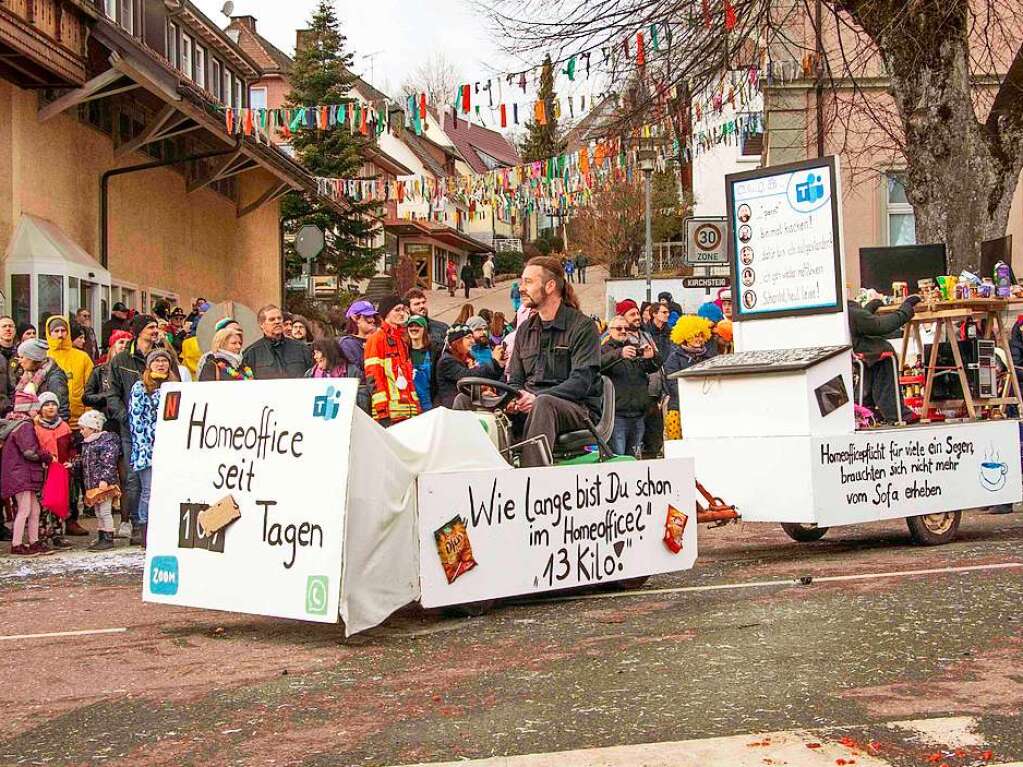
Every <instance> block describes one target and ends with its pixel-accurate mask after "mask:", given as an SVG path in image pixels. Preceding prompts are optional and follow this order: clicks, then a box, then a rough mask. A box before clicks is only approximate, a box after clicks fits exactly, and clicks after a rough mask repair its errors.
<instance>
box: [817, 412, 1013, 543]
mask: <svg viewBox="0 0 1023 767" xmlns="http://www.w3.org/2000/svg"><path fill="white" fill-rule="evenodd" d="M811 462H812V472H813V490H814V492H813V498H814V505H815V514H816V521H817V524H819V525H823V526H829V525H843V524H851V523H854V522H869V521H875V520H881V519H896V518H899V517H907V516H913V515H916V514H936V513H939V512H943V511H957V510H959V509H970V508H977V507H984V506H993V505H997V504H1002V503H1015V502H1017V501H1019V500H1020V497H1021V495H1023V491H1021V487H1023V485H1021V477H1020V443H1019V422H1018V421H986V422H983V423H962V424H934V425H929V426H915V427H913V428H910V429H888V430H879V431H860V432H856V433H855V434H850V435H848V436H844V435H843V436H835V437H829V438H820V439H816V440H814V441H813V444H812V455H811Z"/></svg>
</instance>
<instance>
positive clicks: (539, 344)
mask: <svg viewBox="0 0 1023 767" xmlns="http://www.w3.org/2000/svg"><path fill="white" fill-rule="evenodd" d="M508 383H509V384H511V385H512V386H515V387H517V388H524V389H526V390H527V391H529V392H532V393H533V394H551V395H553V396H555V397H560V398H561V399H565V400H568V401H569V402H578V403H579V404H582V405H586V406H587V408H589V410H590V414H591V415H592V416H594V418H599V417H600V407H601V394H602V392H603V388H602V384H601V379H600V336H599V334H598V333H597V326H596V325H595V324H594V322H593V320H591V319H590V318H589V317H587V316H586V315H585V314H583V313H582V312H580V311H579V310H577V309H573V308H571V307H570V306H568V305H566V304H565V303H562V304H561V306H560V307H558V313H557V314H556V315H554V319H553V320H552V321H551V322H550V323H548V327H546V328H545V327H543V322H542V321H541V319H540V314H539V313H535V314H533V316H531V317H530V318H529V319H527V320H526V321H525V322H524V323H522V324H521V325H520V326H519V328H518V330H517V331H516V333H515V347H514V349H513V351H512V357H511V360H509V362H508Z"/></svg>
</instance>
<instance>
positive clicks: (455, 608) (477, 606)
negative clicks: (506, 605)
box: [444, 599, 497, 618]
mask: <svg viewBox="0 0 1023 767" xmlns="http://www.w3.org/2000/svg"><path fill="white" fill-rule="evenodd" d="M495 604H497V600H496V599H484V600H482V601H480V602H466V603H465V604H464V605H451V606H450V607H445V608H444V612H445V613H446V614H447V615H450V616H451V617H453V618H479V617H480V616H483V615H486V614H487V613H489V612H490V611H491V610H493V609H494V605H495Z"/></svg>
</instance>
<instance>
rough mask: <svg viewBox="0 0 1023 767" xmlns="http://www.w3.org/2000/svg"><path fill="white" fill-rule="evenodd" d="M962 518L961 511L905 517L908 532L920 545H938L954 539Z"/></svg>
mask: <svg viewBox="0 0 1023 767" xmlns="http://www.w3.org/2000/svg"><path fill="white" fill-rule="evenodd" d="M962 519H963V513H962V512H961V511H943V512H941V513H940V514H921V515H920V516H917V517H906V526H907V527H909V534H910V535H911V536H912V537H913V542H914V543H917V544H919V545H921V546H940V545H941V544H943V543H949V542H951V541H952V540H954V539H955V537H956V533H958V532H959V523H960V522H961V521H962Z"/></svg>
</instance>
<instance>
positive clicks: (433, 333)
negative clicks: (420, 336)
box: [426, 317, 450, 349]
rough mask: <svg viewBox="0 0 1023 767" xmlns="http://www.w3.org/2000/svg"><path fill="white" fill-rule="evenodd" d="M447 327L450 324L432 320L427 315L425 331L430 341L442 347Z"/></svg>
mask: <svg viewBox="0 0 1023 767" xmlns="http://www.w3.org/2000/svg"><path fill="white" fill-rule="evenodd" d="M449 327H450V326H449V325H448V324H447V323H446V322H441V321H440V320H433V319H430V318H429V317H427V318H426V332H427V333H428V334H429V336H430V343H432V344H437V345H438V346H440V347H441V348H442V349H443V348H444V342H445V341H447V335H448V328H449Z"/></svg>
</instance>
